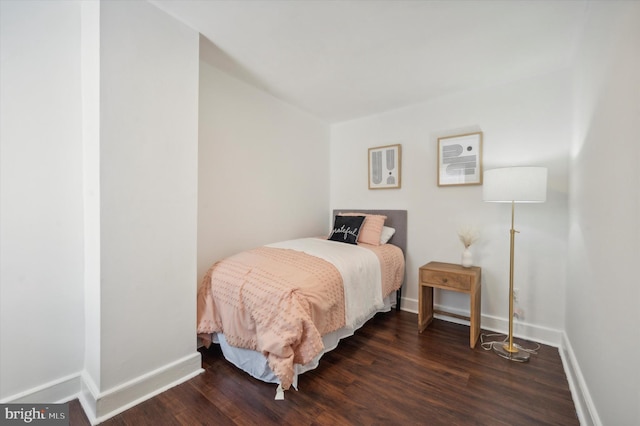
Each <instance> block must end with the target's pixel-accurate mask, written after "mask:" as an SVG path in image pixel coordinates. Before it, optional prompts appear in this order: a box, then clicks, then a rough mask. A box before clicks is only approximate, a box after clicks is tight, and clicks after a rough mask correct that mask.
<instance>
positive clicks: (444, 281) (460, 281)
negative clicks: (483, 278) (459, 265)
mask: <svg viewBox="0 0 640 426" xmlns="http://www.w3.org/2000/svg"><path fill="white" fill-rule="evenodd" d="M471 278H472V277H471V276H470V275H461V274H456V273H452V272H446V271H433V270H424V269H422V270H421V271H420V281H422V282H424V283H429V284H434V285H437V286H445V287H450V288H457V289H460V290H465V291H469V290H470V289H471Z"/></svg>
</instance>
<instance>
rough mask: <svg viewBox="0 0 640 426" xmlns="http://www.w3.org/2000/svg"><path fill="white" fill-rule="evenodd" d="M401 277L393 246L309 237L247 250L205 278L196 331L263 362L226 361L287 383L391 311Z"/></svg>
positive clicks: (233, 358)
mask: <svg viewBox="0 0 640 426" xmlns="http://www.w3.org/2000/svg"><path fill="white" fill-rule="evenodd" d="M403 278H404V257H403V254H402V250H400V249H399V248H398V247H395V246H393V245H391V244H384V245H380V246H369V245H368V244H358V245H351V244H344V243H339V242H335V241H328V240H325V239H320V238H307V239H301V240H292V241H287V242H283V243H277V244H272V245H270V246H265V247H261V248H258V249H254V250H249V251H247V252H243V253H239V254H238V255H235V256H232V257H230V258H227V259H225V260H223V261H220V262H216V263H215V264H214V265H213V266H212V267H211V269H210V270H209V272H208V273H207V275H206V276H205V279H204V280H203V283H202V284H201V286H200V288H199V291H198V332H199V333H200V334H199V335H200V337H202V338H203V339H205V342H206V341H207V340H210V339H211V338H212V337H213V336H214V335H216V336H217V339H218V341H219V342H220V343H221V345H222V346H223V350H224V351H225V356H227V355H228V354H229V353H231V352H238V351H235V350H232V349H230V348H240V349H244V350H246V351H247V352H254V353H255V354H257V355H260V356H261V357H262V358H264V359H266V368H265V367H264V361H262V363H263V366H262V367H258V364H256V363H254V362H253V361H246V357H245V356H243V357H242V359H240V357H236V356H234V355H229V356H228V359H229V358H231V359H230V360H231V362H233V363H234V364H236V365H237V366H238V367H240V368H242V369H244V370H245V371H247V370H249V371H247V372H249V374H251V375H252V376H254V377H257V378H260V379H261V380H265V379H266V380H265V381H269V382H275V383H280V384H281V385H282V387H283V389H288V388H289V386H291V385H292V384H293V383H294V380H297V375H298V374H300V373H301V371H302V370H304V369H305V368H306V369H308V368H313V366H314V365H317V360H318V359H319V357H320V356H321V355H322V353H324V352H325V351H326V350H327V348H329V347H331V346H335V344H337V340H339V339H340V338H341V337H344V336H346V335H349V334H352V333H353V331H354V330H355V329H357V328H358V327H360V326H361V325H362V324H363V323H364V322H365V321H366V320H367V319H369V318H371V316H373V315H374V314H375V313H376V312H378V311H381V310H385V309H389V307H390V305H391V304H390V298H389V297H390V296H392V294H395V293H394V292H395V290H397V289H398V288H399V287H400V286H401V285H402V281H403ZM332 335H333V336H332ZM332 339H333V340H332ZM333 341H335V343H332V342H333ZM240 353H242V351H240Z"/></svg>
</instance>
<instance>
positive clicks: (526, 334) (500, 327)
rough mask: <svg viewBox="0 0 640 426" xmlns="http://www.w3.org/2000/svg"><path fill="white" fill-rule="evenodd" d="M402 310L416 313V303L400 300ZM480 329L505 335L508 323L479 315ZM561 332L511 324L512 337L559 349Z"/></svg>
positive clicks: (466, 323)
mask: <svg viewBox="0 0 640 426" xmlns="http://www.w3.org/2000/svg"><path fill="white" fill-rule="evenodd" d="M401 306H402V310H403V311H407V312H412V313H414V314H417V313H418V301H417V300H416V299H406V298H403V299H402V303H401ZM434 308H435V309H438V310H442V311H448V312H451V313H454V314H457V315H464V316H469V311H468V310H467V311H463V310H461V309H456V308H451V307H449V306H442V305H434ZM435 317H436V318H438V319H443V320H446V321H449V322H453V323H456V324H463V325H469V321H465V320H463V319H458V318H454V317H447V316H442V315H438V314H436V315H435ZM480 321H481V323H482V324H481V327H482V329H484V330H489V331H493V332H496V333H502V334H506V333H507V332H508V330H509V321H508V320H507V318H498V317H495V316H492V315H481V319H480ZM562 334H563V332H562V331H561V330H556V329H553V328H548V327H543V326H539V325H535V324H529V323H526V322H521V321H515V322H514V324H513V335H514V336H516V337H519V338H522V339H525V340H531V341H534V342H538V343H543V344H545V345H549V346H554V347H556V348H559V347H560V346H561V345H562Z"/></svg>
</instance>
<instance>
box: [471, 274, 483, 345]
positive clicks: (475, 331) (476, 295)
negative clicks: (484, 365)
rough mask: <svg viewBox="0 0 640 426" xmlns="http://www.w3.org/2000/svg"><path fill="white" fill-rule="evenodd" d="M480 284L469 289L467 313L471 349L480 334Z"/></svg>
mask: <svg viewBox="0 0 640 426" xmlns="http://www.w3.org/2000/svg"><path fill="white" fill-rule="evenodd" d="M480 295H481V290H480V284H479V283H478V285H476V286H474V287H473V288H472V289H471V294H470V295H469V296H470V297H469V299H470V301H471V303H470V305H471V306H470V313H469V338H470V341H469V346H471V348H472V349H473V348H474V347H475V346H476V342H477V341H478V337H479V336H480Z"/></svg>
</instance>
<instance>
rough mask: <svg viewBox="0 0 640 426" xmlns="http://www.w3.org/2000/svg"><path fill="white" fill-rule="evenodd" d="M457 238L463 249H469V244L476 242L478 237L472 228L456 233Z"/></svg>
mask: <svg viewBox="0 0 640 426" xmlns="http://www.w3.org/2000/svg"><path fill="white" fill-rule="evenodd" d="M458 237H460V241H462V244H464V248H466V249H467V248H469V247H470V246H471V244H473V243H475V242H476V241H478V238H479V237H480V235H479V234H478V231H477V230H475V229H473V228H463V229H460V230H459V231H458Z"/></svg>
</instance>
